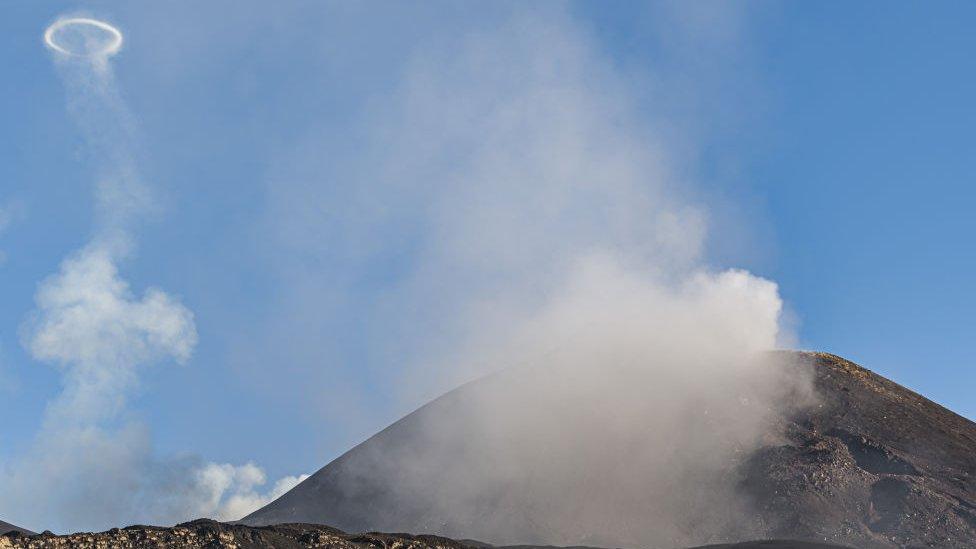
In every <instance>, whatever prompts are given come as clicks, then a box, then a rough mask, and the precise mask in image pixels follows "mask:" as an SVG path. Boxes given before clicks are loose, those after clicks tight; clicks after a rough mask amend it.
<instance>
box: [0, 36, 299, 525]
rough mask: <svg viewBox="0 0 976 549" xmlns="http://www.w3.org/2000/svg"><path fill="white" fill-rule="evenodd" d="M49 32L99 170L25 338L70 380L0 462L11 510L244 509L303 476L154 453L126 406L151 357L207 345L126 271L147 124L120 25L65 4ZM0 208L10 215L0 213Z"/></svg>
mask: <svg viewBox="0 0 976 549" xmlns="http://www.w3.org/2000/svg"><path fill="white" fill-rule="evenodd" d="M45 41H46V43H47V45H48V47H49V48H50V49H51V51H52V54H53V57H54V60H55V62H56V64H57V66H58V69H59V71H60V72H61V74H62V76H63V80H64V83H65V86H66V88H67V100H68V110H69V112H70V113H71V114H72V116H73V117H74V118H75V120H76V121H77V123H78V126H79V128H80V130H81V133H82V135H83V136H84V137H85V139H86V143H87V145H88V148H89V151H88V153H89V156H90V158H91V161H92V164H93V165H94V166H95V169H96V176H97V183H96V185H95V196H96V207H97V215H96V223H97V226H96V228H95V231H94V235H93V236H92V238H91V240H90V242H89V243H88V244H87V245H85V246H84V247H83V248H82V249H81V250H79V251H78V252H76V253H74V254H72V255H71V256H69V257H68V258H67V259H65V260H64V262H63V263H62V264H61V269H60V272H59V273H57V274H56V275H53V276H51V277H50V278H48V279H47V280H44V281H43V282H42V283H41V284H40V285H39V287H38V291H37V294H36V296H35V302H36V309H35V311H34V312H33V313H32V314H31V316H30V318H29V319H28V320H27V321H26V322H25V323H24V326H23V330H22V338H23V342H24V345H25V347H26V348H27V350H28V351H29V352H30V354H31V356H32V357H33V358H35V359H36V360H38V361H41V362H47V363H51V364H54V365H56V366H57V367H58V368H59V370H60V371H61V382H62V389H61V392H60V394H58V395H57V396H56V397H55V398H54V399H53V400H52V401H50V402H49V403H48V405H47V409H46V412H45V416H44V419H43V422H42V426H41V430H40V432H39V433H38V434H37V436H36V439H35V440H34V442H33V445H32V446H31V448H30V449H29V450H28V451H27V453H26V455H23V456H20V457H19V458H16V459H14V460H12V461H11V462H10V463H5V464H0V480H2V484H3V485H4V491H3V495H2V497H0V515H3V516H5V517H9V518H10V519H11V520H14V521H17V522H18V523H20V524H25V525H28V526H30V527H32V528H35V529H51V530H59V531H72V530H80V529H101V528H108V527H112V526H120V525H125V524H132V523H155V524H172V523H174V522H177V521H181V520H187V519H191V518H198V517H213V518H220V519H225V520H229V519H236V518H240V516H243V515H244V514H246V513H248V512H250V511H253V510H254V509H256V508H257V507H259V506H260V505H262V504H263V503H266V502H267V501H269V500H270V498H273V497H276V495H278V494H280V493H281V492H282V491H284V490H286V489H287V488H290V487H291V486H293V485H294V484H295V483H297V482H298V481H299V480H300V479H297V478H292V477H288V478H285V479H282V480H280V481H278V482H277V483H275V484H273V485H272V486H271V487H269V488H268V492H267V493H261V492H260V491H259V487H261V486H263V485H264V484H266V480H265V478H264V473H263V471H262V470H261V469H260V468H258V467H257V466H255V465H253V464H247V465H243V466H234V465H230V464H216V463H204V462H202V460H200V459H197V458H192V457H180V458H158V457H156V456H154V455H153V449H152V444H151V438H150V434H149V431H148V429H147V428H146V426H144V425H142V424H141V423H140V422H139V421H137V420H134V419H131V418H129V417H128V415H129V414H128V407H127V400H128V398H129V397H130V395H131V394H132V392H133V391H134V390H136V389H137V388H138V384H139V374H140V370H141V369H143V368H146V367H148V366H151V365H153V364H156V363H165V362H177V363H185V362H186V361H188V360H189V359H190V357H191V356H192V354H193V350H194V348H195V347H196V344H197V332H196V326H195V322H194V318H193V313H192V312H191V311H190V310H189V309H188V308H187V307H186V306H184V305H183V304H182V303H180V301H179V300H178V299H177V298H175V297H173V296H171V295H170V294H167V293H166V292H164V291H163V290H161V289H158V288H148V289H146V290H145V291H144V292H142V293H141V295H138V294H137V293H136V292H135V291H133V290H132V289H131V287H130V285H129V283H128V282H126V281H125V280H124V279H123V278H121V276H120V272H119V270H120V265H121V264H122V263H123V262H124V261H125V259H126V258H127V257H128V256H129V255H131V254H132V253H133V251H134V242H135V239H134V233H135V229H136V222H137V220H138V219H139V218H140V217H141V216H145V215H146V214H147V213H152V211H153V210H154V200H153V196H152V195H153V193H152V190H151V187H150V186H149V185H148V184H147V183H146V182H145V181H144V180H143V179H142V178H141V176H140V174H139V171H138V169H137V167H138V161H137V160H138V156H139V154H138V149H137V147H136V146H135V145H134V144H135V143H137V135H138V132H137V131H136V124H135V121H134V117H133V116H132V115H131V113H130V112H129V111H128V109H127V108H126V105H125V102H124V101H123V99H122V96H121V94H120V92H119V89H118V86H117V85H116V83H115V79H114V76H113V72H112V65H111V62H110V61H111V60H110V58H111V56H112V55H114V54H115V53H117V51H118V49H119V47H120V46H121V43H122V42H121V41H122V34H121V32H119V31H118V30H117V29H115V27H113V26H111V25H108V24H107V23H104V22H101V21H98V20H94V19H90V18H84V17H81V18H79V17H63V18H61V19H59V20H58V21H56V22H55V23H53V24H52V26H51V27H49V30H48V32H47V33H46V34H45ZM0 221H3V219H0Z"/></svg>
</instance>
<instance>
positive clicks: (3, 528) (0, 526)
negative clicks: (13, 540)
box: [0, 520, 33, 534]
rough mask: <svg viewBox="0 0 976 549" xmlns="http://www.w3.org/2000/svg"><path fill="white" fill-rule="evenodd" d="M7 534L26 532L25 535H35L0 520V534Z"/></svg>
mask: <svg viewBox="0 0 976 549" xmlns="http://www.w3.org/2000/svg"><path fill="white" fill-rule="evenodd" d="M7 532H24V533H25V534H33V532H31V531H30V530H26V529H24V528H20V527H18V526H14V525H13V524H10V523H8V522H4V521H2V520H0V534H6V533H7Z"/></svg>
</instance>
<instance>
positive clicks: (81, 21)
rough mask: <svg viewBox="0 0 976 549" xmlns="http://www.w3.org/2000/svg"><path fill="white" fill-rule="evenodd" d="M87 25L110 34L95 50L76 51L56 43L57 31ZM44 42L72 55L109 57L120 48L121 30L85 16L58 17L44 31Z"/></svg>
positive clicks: (57, 50)
mask: <svg viewBox="0 0 976 549" xmlns="http://www.w3.org/2000/svg"><path fill="white" fill-rule="evenodd" d="M77 25H82V26H89V27H94V28H96V29H98V30H101V31H105V32H106V33H108V34H109V35H110V37H111V38H110V39H109V40H107V41H106V42H105V44H104V45H103V46H102V48H101V49H99V50H97V51H86V52H78V51H74V50H72V49H71V48H70V47H67V46H65V45H63V44H60V43H58V41H57V34H58V32H59V31H61V30H64V29H66V28H68V27H72V26H77ZM44 43H45V44H47V47H49V48H51V49H52V50H54V51H56V52H58V53H62V54H64V55H70V56H72V57H102V56H104V57H109V56H112V55H115V54H116V53H118V51H119V50H120V49H122V31H120V30H119V29H117V28H115V27H113V26H112V25H109V24H108V23H106V22H105V21H99V20H98V19H90V18H87V17H73V18H70V19H58V20H57V21H55V22H54V23H52V24H51V26H49V27H48V28H47V29H46V30H45V31H44Z"/></svg>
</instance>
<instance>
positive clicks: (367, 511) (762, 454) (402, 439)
mask: <svg viewBox="0 0 976 549" xmlns="http://www.w3.org/2000/svg"><path fill="white" fill-rule="evenodd" d="M780 358H781V359H782V362H783V363H784V364H783V367H784V368H796V373H797V375H803V374H806V375H811V376H812V377H813V382H814V386H815V392H816V394H817V401H816V402H815V404H813V405H812V406H809V407H806V408H803V409H802V410H800V411H794V412H789V413H784V414H781V415H780V416H778V417H773V418H771V419H770V420H769V421H768V426H767V431H768V437H767V440H766V442H765V443H764V444H763V445H761V446H760V447H759V448H758V449H755V448H751V449H749V450H748V452H747V455H744V456H741V457H740V458H738V459H734V460H732V459H730V460H729V461H728V463H727V470H725V471H722V472H721V477H722V478H724V479H727V480H728V481H729V482H730V483H733V484H734V485H735V487H736V490H735V492H734V493H735V495H736V500H735V501H730V500H729V498H728V497H727V495H725V494H723V495H722V496H721V497H719V495H718V494H716V495H715V497H714V498H713V499H712V498H710V494H709V493H708V491H701V490H699V491H698V492H697V493H696V494H695V495H694V497H690V498H689V497H688V496H687V495H685V494H682V496H681V497H684V498H686V499H687V501H683V502H682V505H683V507H679V509H685V510H686V512H685V513H684V515H683V516H687V517H689V519H688V522H687V523H686V524H683V525H682V528H680V529H678V530H675V531H674V532H668V533H667V534H666V535H665V536H663V537H654V536H653V534H654V531H653V530H652V531H650V532H649V531H648V530H646V529H645V530H641V526H642V525H641V524H639V523H640V522H641V517H642V516H643V515H642V514H643V513H644V510H645V509H650V510H651V511H652V512H653V510H654V509H656V508H655V507H654V505H655V504H656V500H660V499H667V498H670V497H671V495H670V494H671V493H672V492H673V491H674V490H677V489H680V487H681V485H682V484H683V483H689V482H690V483H692V484H693V483H694V476H691V477H678V481H676V483H675V484H674V485H672V486H670V487H668V488H669V489H670V490H671V491H672V492H669V491H667V490H665V491H663V492H662V491H661V490H657V491H655V490H648V491H647V495H646V496H645V498H644V499H643V500H642V499H640V498H639V494H640V493H641V492H639V491H638V492H636V494H638V497H637V498H636V499H635V495H634V494H635V493H634V492H626V493H624V494H622V496H621V498H618V499H622V498H626V500H625V501H623V503H622V504H623V505H624V506H622V507H617V508H615V509H614V511H615V512H614V513H612V514H608V515H599V514H597V515H594V514H592V513H591V512H590V511H592V507H600V506H604V507H605V506H606V505H607V503H608V502H610V503H612V504H614V505H617V504H621V502H620V501H615V500H613V499H612V496H613V494H610V496H611V497H610V499H607V494H603V493H601V492H605V491H606V490H601V486H600V483H599V481H600V479H602V478H604V476H605V472H604V471H588V470H583V469H580V470H579V471H578V475H579V476H580V477H581V478H583V479H584V480H583V481H581V484H580V486H583V487H587V488H589V491H587V492H585V493H584V494H582V495H580V494H577V495H576V496H574V497H573V498H549V499H546V496H545V494H543V495H541V496H540V494H539V490H538V489H537V488H538V486H545V484H539V483H538V482H537V481H538V480H539V478H542V479H544V478H545V477H546V475H547V471H546V470H545V468H538V469H536V470H533V471H532V475H531V476H529V477H524V476H523V477H519V479H518V481H517V482H516V481H512V480H511V479H510V478H509V477H507V476H506V475H505V474H501V473H500V474H497V475H496V476H489V477H488V478H495V479H497V483H496V484H494V485H488V486H487V487H486V486H485V485H484V483H483V482H482V483H481V484H479V486H478V490H480V492H479V494H480V495H478V496H476V497H474V498H472V497H469V498H468V499H467V500H465V505H467V506H470V509H467V510H466V513H463V514H453V513H452V512H451V509H445V508H444V506H442V505H441V502H442V501H445V500H449V501H455V500H454V499H450V498H447V497H446V496H448V495H451V496H452V497H453V496H454V495H455V494H456V491H457V489H458V488H457V487H459V486H461V487H464V485H465V483H466V482H467V478H468V476H469V475H474V474H475V473H477V474H478V478H479V479H483V478H484V474H483V472H484V471H486V470H487V471H493V467H495V463H497V460H495V459H494V457H493V452H495V448H494V447H493V446H492V444H489V443H486V442H484V441H495V440H497V438H492V437H491V436H487V435H488V433H485V432H482V431H479V430H481V429H485V428H486V426H485V425H483V424H477V423H471V421H470V420H469V418H468V416H467V415H466V414H465V412H464V410H465V408H466V407H467V406H469V405H470V403H471V402H472V401H477V400H478V399H479V398H483V397H484V395H485V394H489V395H490V394H493V393H492V391H497V390H498V384H499V383H511V381H512V380H511V379H508V380H507V381H501V380H500V379H499V378H498V377H497V376H496V377H494V378H487V379H485V380H480V381H478V382H475V383H471V384H468V385H466V386H463V387H461V388H459V389H456V390H454V391H452V392H450V393H448V394H446V395H444V396H443V397H441V398H439V399H437V400H435V401H433V402H431V403H430V404H428V405H426V406H424V407H422V408H421V409H419V410H417V411H416V412H414V413H412V414H410V415H408V416H406V417H404V418H403V419H401V420H400V421H398V422H396V423H394V424H393V425H391V426H390V427H388V428H387V429H385V430H383V431H382V432H380V433H378V434H377V435H375V436H374V437H372V438H371V439H369V440H367V441H366V442H364V443H363V444H361V445H359V446H357V447H355V448H353V449H352V450H350V451H349V452H347V453H346V454H345V455H343V456H341V457H340V458H338V459H336V460H335V461H333V462H332V463H330V464H328V465H327V466H326V467H324V468H323V469H321V470H320V471H318V472H317V473H316V474H315V475H313V476H312V477H310V478H309V479H307V480H306V481H305V482H303V483H302V484H300V485H299V486H297V487H296V488H295V489H293V490H292V491H290V492H289V493H287V494H285V495H284V496H282V497H281V498H279V499H278V500H276V501H274V502H272V503H271V504H269V505H268V506H266V507H264V508H263V509H260V510H259V511H257V512H255V513H253V514H252V515H250V516H248V517H246V518H245V519H244V521H243V522H245V523H248V524H274V523H281V522H316V523H324V524H332V525H335V526H338V527H340V528H343V529H346V530H354V531H365V530H382V531H410V532H425V533H436V534H441V535H446V536H451V537H457V538H474V539H485V540H487V541H490V542H493V543H519V542H521V543H535V544H563V545H567V544H582V545H600V546H620V547H633V546H640V545H643V546H660V547H680V546H688V545H700V544H701V541H699V542H698V543H695V541H698V540H704V541H705V542H706V543H707V542H708V541H714V542H718V541H729V542H734V541H744V540H749V539H768V538H777V539H800V540H810V541H818V542H824V541H828V542H831V543H838V544H843V545H851V546H854V547H860V548H865V549H871V548H879V549H880V548H894V547H939V548H957V547H958V548H971V547H974V546H976V424H974V423H973V422H971V421H969V420H967V419H965V418H963V417H961V416H959V415H957V414H954V413H952V412H951V411H949V410H947V409H945V408H943V407H941V406H939V405H937V404H935V403H933V402H931V401H929V400H927V399H925V398H923V397H921V396H919V395H917V394H915V393H913V392H912V391H910V390H908V389H906V388H904V387H901V386H899V385H897V384H895V383H893V382H891V381H889V380H886V379H884V378H882V377H881V376H878V375H876V374H874V373H872V372H870V371H868V370H866V369H864V368H862V367H860V366H857V365H855V364H853V363H851V362H849V361H846V360H844V359H842V358H839V357H836V356H833V355H829V354H822V353H793V352H789V353H782V354H781V355H780ZM707 406H708V403H707V402H703V403H702V408H703V409H705V413H707ZM527 409H528V410H532V408H531V407H528V408H527ZM784 409H785V408H784ZM714 415H715V414H713V416H714ZM733 419H734V418H732V417H731V416H728V415H726V416H724V417H719V418H715V417H712V418H711V419H710V420H709V423H692V424H691V425H692V427H691V428H692V429H693V430H694V429H700V433H692V434H700V437H701V438H703V439H704V438H709V437H713V436H719V435H720V434H721V426H722V422H723V421H732V420H733ZM432 422H433V423H434V424H436V425H437V429H436V430H431V429H430V428H429V426H430V425H431V424H432ZM488 427H490V426H488ZM635 436H640V433H636V434H635ZM530 443H531V444H536V442H533V441H530ZM546 443H547V439H546V438H545V437H540V438H539V441H538V442H537V444H539V445H545V444H546ZM418 463H422V464H425V466H424V467H423V468H422V469H420V470H418V469H416V467H417V465H416V464H418ZM626 463H627V464H628V466H633V465H632V464H633V463H634V462H632V461H628V462H626ZM637 463H640V462H637ZM502 473H504V472H502ZM624 473H627V471H625V472H624ZM634 474H635V478H639V474H640V472H639V471H634ZM590 476H592V477H593V482H590V483H589V484H587V483H586V482H585V481H586V480H587V479H588V477H590ZM611 492H612V490H611ZM675 497H678V496H675ZM645 500H650V501H645ZM627 505H630V506H631V507H632V508H634V509H636V510H638V511H639V512H637V513H633V514H628V513H627V512H626V509H627V507H626V506H627ZM730 507H738V509H736V510H735V514H729V515H728V516H722V513H725V512H726V509H727V508H730ZM729 513H731V511H729ZM566 516H570V517H572V516H580V517H594V516H596V517H599V518H600V520H592V519H589V520H583V521H581V522H580V523H578V524H574V523H569V524H568V525H567V523H566V522H565V520H555V518H554V517H556V518H564V517H566ZM465 517H469V518H467V519H466V518H465ZM696 520H698V521H700V524H701V525H702V527H701V528H696V527H695V524H696V523H695V522H694V521H696ZM716 525H718V526H716ZM707 528H712V530H711V531H707V532H706V531H705V530H706V529H707ZM714 528H718V529H717V530H715V529H714ZM696 536H702V537H696ZM567 542H569V543H567Z"/></svg>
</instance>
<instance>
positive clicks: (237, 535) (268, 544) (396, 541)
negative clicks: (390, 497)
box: [0, 520, 843, 549]
mask: <svg viewBox="0 0 976 549" xmlns="http://www.w3.org/2000/svg"><path fill="white" fill-rule="evenodd" d="M312 547H320V548H330V549H492V546H491V545H488V544H484V543H479V542H475V541H455V540H451V539H447V538H441V537H437V536H413V535H409V534H379V533H369V534H346V533H344V532H342V531H339V530H336V529H335V528H330V527H328V526H321V525H315V524H281V525H277V526H266V527H250V526H244V525H239V524H222V523H219V522H214V521H212V520H196V521H193V522H188V523H186V524H180V525H178V526H175V527H173V528H158V527H154V526H130V527H128V528H121V529H120V528H115V529H112V530H109V531H107V532H100V533H78V534H68V535H64V536H56V535H54V534H50V533H44V534H39V535H31V536H28V535H20V534H15V533H12V534H6V535H0V549H108V548H126V549H157V548H164V549H165V548H172V549H175V548H187V549H189V548H213V549H216V548H227V549H265V548H273V549H299V548H301V549H304V548H312ZM497 549H503V548H497ZM509 549H534V548H533V547H532V546H519V547H517V548H516V547H512V548H509ZM535 549H553V548H541V547H540V548H535ZM574 549H586V548H574ZM708 549H843V548H841V547H838V546H836V545H825V544H819V543H818V544H813V543H804V542H791V541H764V542H750V543H744V544H736V545H723V546H715V547H709V548H708Z"/></svg>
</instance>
